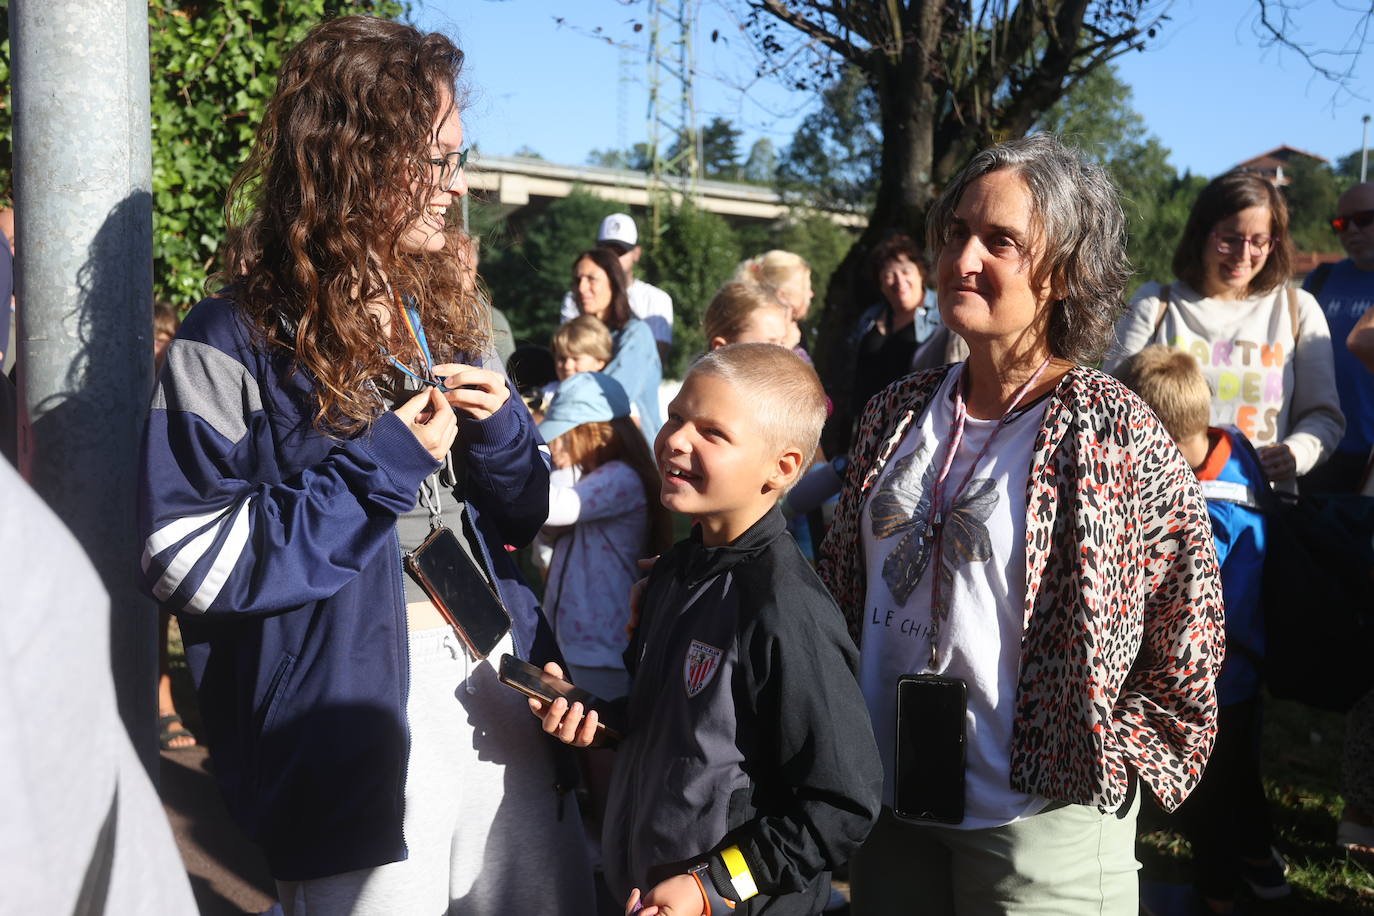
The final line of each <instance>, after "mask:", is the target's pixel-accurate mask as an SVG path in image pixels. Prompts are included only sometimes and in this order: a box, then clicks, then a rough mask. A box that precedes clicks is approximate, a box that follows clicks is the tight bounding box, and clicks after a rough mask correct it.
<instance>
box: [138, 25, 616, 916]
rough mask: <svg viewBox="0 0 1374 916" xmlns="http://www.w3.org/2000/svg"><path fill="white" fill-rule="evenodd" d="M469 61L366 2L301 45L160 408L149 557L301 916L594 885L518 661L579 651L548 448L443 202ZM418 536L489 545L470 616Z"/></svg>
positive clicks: (454, 177)
mask: <svg viewBox="0 0 1374 916" xmlns="http://www.w3.org/2000/svg"><path fill="white" fill-rule="evenodd" d="M462 62H463V54H462V52H461V51H460V50H458V48H456V47H455V46H454V45H453V44H452V43H451V42H450V41H449V40H448V39H447V38H446V37H444V36H443V35H439V34H424V33H421V32H419V31H417V30H415V29H414V28H411V27H409V26H406V25H402V24H400V23H396V22H389V21H386V20H383V19H373V18H368V17H361V16H354V17H347V18H342V19H337V20H334V21H332V22H327V23H325V24H323V25H320V26H318V27H317V28H315V29H314V30H312V31H311V32H310V33H309V34H308V35H307V36H306V37H305V38H304V39H302V41H301V42H300V43H299V44H298V45H297V46H296V47H295V48H294V49H293V50H292V51H291V53H290V54H289V55H288V57H287V59H286V60H285V62H284V64H283V66H282V70H281V74H280V76H279V78H278V82H277V89H276V92H275V94H274V95H273V97H272V99H271V100H270V101H269V103H268V105H267V109H266V112H265V115H264V118H263V122H262V125H261V127H260V128H259V130H258V136H257V140H256V142H255V144H254V146H253V149H252V152H251V154H250V155H249V157H248V160H247V162H246V163H245V164H244V166H243V167H242V169H241V170H240V172H239V174H238V175H237V176H236V178H235V180H234V183H233V185H232V186H231V188H230V199H229V206H228V207H227V208H226V212H227V213H228V214H229V215H230V221H231V222H230V226H229V232H228V235H227V237H228V243H227V244H226V246H225V250H224V252H223V273H222V274H221V275H220V277H219V278H217V280H218V281H219V283H220V290H219V292H218V293H217V294H215V295H214V296H212V297H211V298H208V299H206V300H204V301H202V302H201V303H200V304H199V305H197V306H196V307H195V308H194V309H193V310H192V311H191V314H190V315H188V316H187V318H186V321H185V323H184V324H183V325H182V327H181V330H180V332H179V333H178V336H177V338H176V339H175V340H174V341H173V342H172V343H171V345H170V346H169V347H168V349H167V356H166V364H165V366H164V368H163V370H162V372H161V374H160V375H159V378H158V387H157V390H156V392H155V395H154V399H153V405H152V409H151V411H150V414H149V419H148V425H147V431H146V434H145V442H144V476H143V485H142V487H141V493H140V513H139V523H140V528H141V529H142V534H143V537H144V538H145V539H146V547H147V549H146V552H145V553H144V560H143V571H144V583H145V586H146V588H147V589H148V590H149V592H151V593H152V594H153V595H154V596H155V597H156V598H157V599H158V601H159V602H160V604H161V605H162V606H163V607H164V608H165V609H167V610H169V611H171V612H172V613H175V614H177V615H178V618H179V619H180V621H181V627H182V636H183V639H184V640H185V643H186V655H187V658H188V661H189V663H190V666H191V670H192V674H193V676H194V677H195V681H196V688H197V692H198V695H199V697H200V708H201V711H202V714H203V717H204V723H205V734H206V737H207V738H208V742H207V743H208V744H209V747H210V753H211V756H212V757H213V758H214V772H215V777H216V779H217V780H218V782H219V785H220V789H221V791H222V792H223V795H224V798H225V802H226V803H227V805H228V807H229V810H230V812H231V813H232V814H233V815H234V817H235V819H236V820H237V821H238V823H239V824H240V825H241V826H242V827H243V829H244V830H245V832H247V833H248V835H249V836H251V837H252V838H253V839H254V840H255V841H257V842H258V843H259V844H260V845H261V846H262V847H263V850H264V852H265V853H266V858H267V862H268V865H269V867H270V869H271V872H272V875H273V877H274V878H276V879H277V887H278V893H279V896H280V898H281V903H282V907H283V909H284V910H285V912H286V914H287V916H319V914H333V913H349V914H353V916H361V914H375V916H383V914H399V913H448V912H461V913H463V914H468V916H483V914H489V916H497V914H505V913H559V914H590V913H591V912H593V904H592V900H593V899H594V894H593V890H592V884H591V867H590V863H589V859H588V856H587V852H586V848H585V845H584V840H583V837H582V831H581V827H580V823H579V821H578V815H577V807H576V805H575V804H574V803H573V801H572V799H571V798H570V797H568V795H567V788H568V787H569V786H570V785H571V783H572V781H573V780H572V779H571V776H572V775H573V773H571V772H566V773H565V775H564V777H560V770H559V767H558V766H557V763H558V762H559V760H562V758H556V757H555V754H556V753H558V751H557V749H556V747H555V745H554V744H553V743H552V742H550V741H549V740H548V738H547V737H546V736H545V735H544V734H543V733H542V732H541V731H540V730H539V727H538V723H535V722H531V721H530V716H529V713H528V711H527V710H526V708H525V701H524V700H523V698H521V696H520V695H519V694H517V693H516V692H515V691H513V690H510V689H509V688H507V687H505V686H504V685H502V684H501V683H499V682H498V680H497V674H496V671H495V669H494V667H493V662H495V661H496V660H497V659H499V658H500V657H501V655H502V654H503V653H512V654H514V655H518V656H521V657H523V658H527V659H529V660H531V661H534V662H536V663H537V664H540V665H542V664H543V663H544V662H546V661H549V660H551V659H557V658H558V654H557V651H556V650H555V649H554V648H553V637H552V634H551V632H550V631H549V628H548V626H547V623H546V622H545V621H544V619H543V616H542V615H541V613H540V611H539V607H538V605H537V602H536V601H535V598H534V595H533V594H532V593H531V592H530V590H529V589H528V587H526V585H525V584H524V582H523V581H522V580H521V578H520V574H519V572H518V571H517V569H516V567H515V565H514V563H513V562H512V561H511V559H510V557H509V554H508V552H507V550H506V548H505V545H507V544H517V545H519V544H526V543H528V542H529V541H530V540H531V539H532V538H533V537H534V535H535V534H536V533H537V532H538V530H539V527H540V525H541V524H543V522H544V518H545V516H546V515H547V514H548V494H549V477H548V453H547V449H546V448H545V447H544V446H543V444H542V442H541V440H540V438H539V435H538V433H537V432H536V431H535V428H534V423H533V421H532V420H531V418H530V415H529V412H528V411H527V410H526V409H525V408H524V406H523V405H522V404H521V403H520V399H519V398H518V397H512V396H511V388H510V385H509V383H508V382H507V380H506V377H505V375H504V374H503V373H502V372H501V370H500V363H499V361H498V360H497V359H496V357H495V355H494V350H493V347H492V339H491V321H490V316H489V313H488V312H487V310H486V308H485V306H483V305H482V303H481V301H480V299H479V297H478V295H477V290H476V289H475V284H474V283H473V274H472V271H470V270H468V269H466V267H467V266H468V265H467V264H466V263H465V257H467V254H466V252H467V251H468V249H467V246H465V245H464V244H463V243H464V242H465V238H464V236H463V235H462V233H461V232H459V231H457V230H456V229H455V228H454V227H453V226H452V225H451V224H450V222H449V220H448V219H447V212H448V210H449V209H450V208H451V207H452V206H453V205H454V204H455V203H457V202H458V200H459V198H461V197H462V196H463V194H465V193H466V191H467V183H466V180H465V178H464V176H463V166H464V159H465V155H464V153H463V128H462V123H461V118H460V114H461V111H460V105H461V97H460V96H459V97H455V81H456V80H457V78H458V75H459V70H460V68H461V66H462ZM443 529H447V532H445V531H444V530H443ZM431 531H433V532H435V537H437V538H438V540H437V541H432V539H431V538H430V535H431ZM422 543H423V544H427V545H429V546H428V547H427V549H428V550H430V551H431V553H430V554H429V555H430V556H435V555H436V554H437V553H439V552H440V551H442V550H445V549H446V548H448V547H450V546H451V551H449V552H447V553H444V554H443V556H444V557H445V558H446V560H447V562H446V563H445V564H444V565H443V567H442V568H443V569H444V570H454V571H461V570H463V569H471V577H470V581H471V582H472V583H474V584H471V585H466V584H465V585H464V586H463V587H461V588H459V587H453V588H445V589H444V590H443V591H444V592H446V596H445V597H446V599H447V600H446V606H447V607H448V608H449V609H450V610H451V612H452V614H453V616H454V617H456V618H458V619H459V620H460V621H461V620H464V619H466V620H467V621H468V623H469V627H468V629H466V630H464V631H458V630H456V629H455V628H454V627H452V626H450V623H449V619H448V617H447V616H446V615H445V614H444V613H443V612H442V611H441V610H440V607H439V606H438V605H437V604H436V603H435V602H434V601H432V600H431V599H430V596H429V594H428V592H427V589H426V587H425V586H424V585H423V583H422V582H421V581H420V577H419V576H416V575H412V574H410V573H409V572H408V570H409V569H410V566H409V565H408V564H407V562H406V559H407V556H408V554H409V553H411V552H417V548H419V547H421V545H422ZM434 544H440V545H441V546H440V547H435V546H434ZM464 555H465V556H466V558H468V559H466V560H465V559H463V557H464ZM435 575H436V576H443V577H445V578H447V576H446V575H444V574H443V573H442V572H436V573H435ZM456 578H457V579H458V580H459V581H461V582H464V583H466V582H467V581H469V579H465V578H464V577H462V576H456ZM493 592H494V593H495V596H496V597H497V598H498V599H499V604H500V607H499V608H494V609H493V607H492V593H493ZM483 598H485V601H484V600H482V599H483ZM484 607H485V608H486V610H487V611H488V612H489V614H490V617H491V618H492V619H493V623H492V625H491V627H490V629H489V631H488V632H486V633H484V634H482V635H481V636H478V635H477V634H476V631H475V630H474V629H473V628H472V627H471V624H472V621H473V616H472V615H473V612H474V609H477V608H484ZM464 633H466V635H463V634H464ZM482 637H485V638H482ZM479 639H480V642H479V641H478V640H479ZM531 875H535V876H537V880H531V877H530V876H531Z"/></svg>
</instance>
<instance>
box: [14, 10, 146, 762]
mask: <svg viewBox="0 0 1374 916" xmlns="http://www.w3.org/2000/svg"><path fill="white" fill-rule="evenodd" d="M9 18H10V44H11V53H12V67H13V69H12V70H11V74H12V79H13V84H12V91H13V99H14V179H15V215H16V225H17V231H16V236H17V239H16V250H17V257H16V301H17V303H18V308H19V340H18V356H19V360H20V369H19V371H20V377H19V398H20V405H21V409H26V410H27V412H28V417H29V422H30V431H31V434H30V435H29V436H28V437H27V438H26V439H25V440H24V441H23V442H21V449H22V456H21V461H22V463H23V465H24V466H25V467H26V468H27V470H28V472H29V474H30V479H31V481H32V482H33V485H34V487H35V488H36V489H37V490H38V492H39V493H40V494H42V495H43V497H44V498H45V499H46V500H47V501H48V503H49V505H51V506H52V508H53V509H54V510H55V511H56V512H57V514H58V515H59V516H61V517H62V519H63V520H64V521H65V522H66V523H67V525H68V526H69V527H70V528H71V529H72V531H73V533H75V535H76V537H77V539H78V540H79V541H80V542H81V543H82V545H84V546H85V548H86V550H87V552H88V553H89V554H90V557H91V560H92V561H93V562H94V564H95V567H96V569H97V570H99V572H100V575H101V577H102V578H103V579H104V582H105V587H106V588H107V589H108V590H109V592H110V599H111V614H112V619H111V621H110V661H111V666H112V668H113V670H114V679H115V689H116V692H117V694H118V702H119V710H120V715H121V716H122V717H123V719H124V723H125V726H126V727H127V728H128V730H129V736H130V738H131V739H132V740H133V743H134V746H135V748H137V749H138V751H139V754H140V756H141V757H142V759H143V761H144V764H145V766H147V767H148V769H149V772H150V774H151V775H152V776H153V778H154V779H156V775H157V771H156V766H155V765H156V761H157V743H156V712H157V707H156V671H157V653H156V644H155V636H154V634H155V631H156V623H157V621H156V615H155V614H154V609H153V607H152V604H151V602H150V601H149V600H148V599H146V598H144V597H142V596H141V595H140V594H139V592H138V590H137V571H138V562H139V556H140V550H141V547H140V545H139V543H138V540H137V535H136V526H135V518H134V509H135V506H134V495H135V489H136V484H137V467H138V437H139V430H140V428H141V426H142V423H143V416H144V413H145V411H146V408H147V404H148V394H149V388H150V386H151V384H152V342H151V338H152V329H151V328H152V283H153V266H152V265H153V260H152V151H151V150H152V146H151V136H150V133H149V95H148V93H149V89H148V6H147V2H146V0H11V2H10V7H9ZM55 568H56V569H58V570H60V569H61V566H60V565H56V566H55ZM59 575H60V573H59ZM54 662H55V670H57V671H60V670H61V660H60V659H55V660H54ZM53 727H54V728H61V727H62V723H61V722H60V721H59V722H54V723H53ZM72 739H73V741H75V742H76V746H77V747H79V745H80V740H81V736H80V735H73V736H72Z"/></svg>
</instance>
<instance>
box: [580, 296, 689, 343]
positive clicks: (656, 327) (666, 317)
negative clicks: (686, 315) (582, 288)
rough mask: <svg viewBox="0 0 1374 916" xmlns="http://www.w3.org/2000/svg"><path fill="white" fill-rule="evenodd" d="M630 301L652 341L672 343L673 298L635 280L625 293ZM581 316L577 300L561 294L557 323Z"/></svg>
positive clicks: (631, 307)
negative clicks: (647, 327) (561, 305)
mask: <svg viewBox="0 0 1374 916" xmlns="http://www.w3.org/2000/svg"><path fill="white" fill-rule="evenodd" d="M625 296H626V298H628V299H629V300H630V311H631V312H634V314H635V317H636V318H641V319H643V320H644V322H645V323H646V324H648V325H649V330H650V331H652V332H653V334H654V340H658V341H661V342H663V343H666V344H671V343H672V342H673V297H672V296H670V295H668V294H667V293H665V292H664V291H663V290H661V289H659V288H658V287H657V286H653V285H651V284H649V283H645V282H644V281H643V280H635V281H634V282H633V283H631V284H630V288H629V289H627V290H626V291H625ZM580 314H582V313H581V311H580V310H579V309H578V308H577V300H576V299H574V298H573V295H572V293H564V294H563V307H562V309H561V310H560V311H559V321H560V322H563V321H572V320H573V319H574V318H576V317H577V316H578V315H580Z"/></svg>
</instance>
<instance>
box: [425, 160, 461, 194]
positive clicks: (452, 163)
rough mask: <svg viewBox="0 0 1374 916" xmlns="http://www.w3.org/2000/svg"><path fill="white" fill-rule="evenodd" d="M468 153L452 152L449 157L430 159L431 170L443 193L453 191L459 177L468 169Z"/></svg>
mask: <svg viewBox="0 0 1374 916" xmlns="http://www.w3.org/2000/svg"><path fill="white" fill-rule="evenodd" d="M467 164H468V151H467V150H462V151H461V152H452V153H448V154H447V155H445V156H443V157H440V158H437V159H430V160H429V165H430V168H432V169H434V175H435V183H436V184H437V185H438V186H439V190H441V191H452V190H453V186H454V184H455V183H457V181H458V176H459V175H461V174H462V172H463V169H465V168H467Z"/></svg>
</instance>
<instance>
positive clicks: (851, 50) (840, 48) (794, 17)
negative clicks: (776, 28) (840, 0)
mask: <svg viewBox="0 0 1374 916" xmlns="http://www.w3.org/2000/svg"><path fill="white" fill-rule="evenodd" d="M750 5H751V6H752V7H753V8H754V9H756V10H759V11H761V12H765V13H768V14H770V15H771V16H773V17H774V18H776V19H780V20H781V21H783V22H785V23H786V24H788V25H790V26H791V27H792V28H794V29H796V30H797V31H799V32H801V33H802V34H803V35H806V36H807V37H809V38H811V39H813V40H815V41H818V42H820V43H821V44H822V45H824V46H825V47H827V48H829V49H830V50H831V51H833V52H834V53H836V54H838V55H840V57H842V58H844V59H845V60H847V61H849V62H850V63H851V64H854V65H855V66H862V65H863V62H864V57H865V55H864V53H863V52H862V51H860V50H859V48H858V47H856V46H855V45H854V44H853V42H850V41H847V40H846V39H844V38H841V37H840V36H838V35H836V34H834V33H833V32H829V31H826V30H825V29H823V28H821V27H820V26H819V25H817V24H816V23H814V22H812V21H811V20H810V19H807V18H806V17H805V16H803V15H802V14H801V13H798V12H796V11H795V10H793V9H791V8H789V7H787V6H785V5H783V3H782V0H751V3H750ZM831 13H832V15H837V14H835V13H834V12H833V8H832V10H831Z"/></svg>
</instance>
